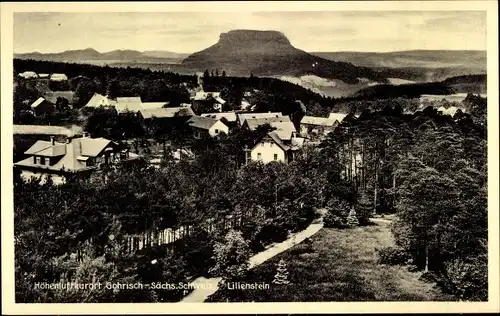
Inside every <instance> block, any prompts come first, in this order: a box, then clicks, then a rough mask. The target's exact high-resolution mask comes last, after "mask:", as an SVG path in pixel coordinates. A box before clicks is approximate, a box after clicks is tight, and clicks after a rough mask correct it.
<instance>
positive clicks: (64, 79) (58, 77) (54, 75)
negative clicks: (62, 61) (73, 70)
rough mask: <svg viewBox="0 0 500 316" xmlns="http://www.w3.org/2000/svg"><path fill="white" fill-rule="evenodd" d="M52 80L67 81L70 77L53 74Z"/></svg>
mask: <svg viewBox="0 0 500 316" xmlns="http://www.w3.org/2000/svg"><path fill="white" fill-rule="evenodd" d="M50 80H52V81H66V80H68V76H66V75H65V74H52V75H50Z"/></svg>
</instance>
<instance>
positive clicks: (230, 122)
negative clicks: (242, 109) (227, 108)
mask: <svg viewBox="0 0 500 316" xmlns="http://www.w3.org/2000/svg"><path fill="white" fill-rule="evenodd" d="M201 116H203V117H209V118H213V119H216V120H222V122H223V123H224V124H226V125H227V126H228V127H229V128H234V127H236V125H237V118H236V113H234V112H220V113H203V114H202V115H201Z"/></svg>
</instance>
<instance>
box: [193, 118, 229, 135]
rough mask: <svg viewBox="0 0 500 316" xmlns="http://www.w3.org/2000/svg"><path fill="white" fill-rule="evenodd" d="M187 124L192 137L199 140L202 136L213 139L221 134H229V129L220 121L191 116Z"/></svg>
mask: <svg viewBox="0 0 500 316" xmlns="http://www.w3.org/2000/svg"><path fill="white" fill-rule="evenodd" d="M187 124H188V126H189V127H191V128H192V129H193V132H194V137H195V138H201V137H202V136H203V135H209V136H211V137H215V136H218V135H221V134H226V135H227V134H229V127H228V126H227V125H226V124H224V123H222V122H221V121H220V120H217V119H213V118H209V117H203V116H192V117H191V118H190V119H189V120H188V121H187Z"/></svg>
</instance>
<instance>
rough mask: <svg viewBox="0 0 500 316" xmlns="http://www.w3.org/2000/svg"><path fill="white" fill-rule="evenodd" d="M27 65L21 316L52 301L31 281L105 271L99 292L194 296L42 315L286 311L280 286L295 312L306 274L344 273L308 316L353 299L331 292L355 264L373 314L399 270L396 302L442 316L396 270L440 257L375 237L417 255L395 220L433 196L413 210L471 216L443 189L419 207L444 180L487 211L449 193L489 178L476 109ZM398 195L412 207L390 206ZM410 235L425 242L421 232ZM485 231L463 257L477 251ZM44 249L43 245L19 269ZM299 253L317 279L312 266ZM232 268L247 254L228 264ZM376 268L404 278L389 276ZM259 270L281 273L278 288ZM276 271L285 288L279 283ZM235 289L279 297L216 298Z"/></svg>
mask: <svg viewBox="0 0 500 316" xmlns="http://www.w3.org/2000/svg"><path fill="white" fill-rule="evenodd" d="M18 62H20V61H18ZM21 65H22V67H21V68H20V69H22V70H25V69H26V68H27V67H29V66H31V65H34V66H35V67H34V68H32V69H34V70H25V71H20V72H18V73H16V75H15V78H14V89H15V91H14V125H13V136H14V148H13V156H14V165H13V168H14V187H15V189H14V190H15V191H14V193H15V196H14V199H15V201H16V223H17V226H16V227H18V229H19V231H20V233H19V234H20V235H19V236H20V240H21V241H20V246H18V249H20V250H19V251H20V253H22V254H23V257H22V260H21V259H20V261H18V265H21V266H23V267H24V269H26V270H27V271H30V272H29V273H27V274H25V275H20V276H19V278H18V281H16V282H18V284H19V288H20V294H19V297H20V300H22V301H25V300H27V301H29V300H31V298H32V297H38V298H40V297H44V295H47V294H46V292H44V291H43V290H40V289H39V290H36V291H35V290H33V289H32V287H30V284H31V283H30V282H32V281H31V280H37V281H38V282H47V280H52V281H53V282H56V283H61V282H62V283H65V282H69V283H70V284H71V283H72V282H73V283H74V282H82V281H83V280H87V281H88V280H94V278H95V273H97V272H96V271H97V270H95V271H94V272H92V273H91V274H88V273H87V272H80V271H81V269H82V268H83V267H85V266H86V265H88V264H92V265H97V267H99V269H102V271H104V272H102V273H103V274H102V275H101V277H100V279H101V280H104V279H106V281H107V282H111V283H112V282H118V283H119V282H124V280H135V282H139V283H141V284H147V283H150V284H156V283H158V282H159V283H162V282H171V281H172V279H173V280H176V281H178V282H180V283H185V284H189V285H190V287H189V289H187V288H183V289H170V290H169V291H165V290H159V289H157V290H155V291H153V292H146V291H142V292H141V291H133V290H123V291H119V292H116V291H114V292H110V291H103V292H102V293H99V294H96V296H95V297H92V296H89V298H87V299H84V298H82V296H81V295H80V294H65V293H61V292H58V291H57V290H55V291H52V292H47V293H50V295H54V297H46V298H44V300H47V301H54V302H61V301H64V302H75V301H76V302H81V301H82V299H83V300H84V301H85V300H88V301H90V302H95V301H104V302H130V301H135V302H137V301H141V302H142V301H144V302H150V301H156V302H204V301H227V300H233V301H247V300H250V301H252V300H260V301H262V300H266V297H267V295H268V294H269V293H271V295H275V296H276V297H279V295H282V294H280V292H279V290H278V289H279V288H281V287H277V288H275V287H276V286H284V285H287V284H290V283H294V284H296V285H291V286H289V287H288V288H287V289H286V290H283V291H284V292H283V293H289V294H287V295H291V296H289V298H291V297H294V295H296V294H295V293H299V295H302V297H303V298H304V297H307V295H309V294H308V293H309V291H308V290H301V289H300V288H299V287H297V286H298V284H300V282H304V283H303V284H302V285H301V286H303V287H304V289H308V288H309V289H310V288H312V287H314V282H312V281H311V280H313V279H315V278H316V276H314V275H308V276H307V277H305V278H303V277H302V276H303V275H307V271H309V270H311V269H312V270H318V269H319V270H321V269H323V270H325V271H326V270H327V269H325V268H324V266H328V267H330V269H333V270H335V269H336V268H335V267H337V266H339V267H340V266H341V267H340V268H339V269H340V270H339V271H340V272H338V273H340V274H341V278H342V280H346V281H345V282H344V281H342V282H339V283H338V282H337V281H336V280H334V279H332V278H334V276H333V275H330V273H327V272H325V273H322V274H321V278H324V279H325V280H328V282H327V283H328V284H336V285H335V286H338V287H339V288H340V289H339V290H338V291H325V292H323V293H322V294H317V299H318V300H330V299H332V300H345V299H349V298H352V297H351V296H349V295H344V294H341V293H344V291H345V289H346V288H348V287H350V286H351V285H352V284H354V283H356V282H358V281H357V280H356V279H353V275H357V274H356V273H354V272H349V271H350V269H351V267H352V266H355V264H354V265H353V264H351V263H349V262H350V261H349V260H347V261H346V262H345V263H340V262H339V261H338V260H339V259H338V258H339V255H340V256H345V255H346V254H348V253H349V254H353V257H352V260H353V262H355V260H361V259H356V258H368V259H366V260H367V261H366V262H365V264H367V265H368V266H369V269H375V270H376V271H378V272H377V274H376V275H375V276H373V278H375V279H373V281H362V282H366V283H365V284H364V285H363V286H364V287H366V288H367V289H368V288H369V290H368V292H367V294H366V299H371V298H373V297H378V298H384V297H391V298H392V297H397V295H399V294H398V293H393V292H392V290H391V288H390V287H388V288H384V290H383V291H382V292H378V290H376V289H375V288H372V287H371V286H370V285H368V284H371V283H370V282H376V283H380V282H384V281H383V280H384V279H385V278H387V276H384V275H386V273H391V272H390V271H399V272H394V275H398V276H397V277H394V282H410V283H411V284H414V285H415V287H411V288H409V289H404V290H402V291H403V292H404V293H406V294H404V295H409V297H412V298H414V299H416V300H419V299H427V298H430V299H449V296H447V294H446V293H441V292H440V291H437V292H434V291H431V292H429V291H423V292H422V293H421V291H420V290H419V288H420V287H423V286H427V284H428V282H429V281H427V279H426V280H423V279H421V278H420V277H419V276H418V275H416V274H415V273H414V272H410V271H409V270H408V269H409V268H408V269H407V268H406V265H409V266H414V267H415V269H420V270H421V271H423V272H422V273H423V275H427V274H429V273H431V272H430V271H432V269H438V268H439V265H440V262H439V260H440V259H439V256H436V255H433V253H431V252H429V251H428V249H426V248H425V247H429V246H428V245H427V244H422V245H420V246H419V247H420V248H422V249H421V251H419V252H418V253H417V254H416V255H413V254H410V253H411V251H412V248H411V247H413V246H411V245H410V246H408V247H410V248H403V246H399V245H395V244H394V242H393V241H389V240H388V239H387V238H386V237H387V235H390V234H400V235H396V236H398V237H397V238H410V239H412V238H413V240H414V241H413V242H417V240H418V238H419V237H418V235H411V232H410V231H408V234H410V235H408V236H407V235H405V234H406V233H403V234H402V235H401V233H400V232H399V231H398V230H395V229H403V230H406V229H407V227H408V226H406V225H413V224H408V223H406V222H399V221H398V219H397V218H398V216H409V215H404V214H407V213H406V212H410V213H411V212H413V210H414V209H413V208H412V207H413V205H420V204H422V203H427V202H425V201H431V200H432V201H434V200H433V199H434V196H435V195H436V194H441V195H439V197H440V201H443V202H442V203H449V204H442V203H441V202H436V203H435V204H433V205H430V204H429V205H428V204H425V205H426V206H425V208H423V209H418V210H417V211H418V212H424V213H425V212H439V210H440V209H441V208H442V205H456V206H454V207H456V208H457V209H458V212H464V213H467V212H471V211H473V210H474V208H471V207H469V206H470V204H468V203H469V202H467V200H461V201H460V202H457V201H455V200H453V201H454V202H453V203H452V202H451V201H452V199H453V197H450V196H448V195H446V192H447V190H449V189H448V184H447V183H446V182H439V181H438V184H437V185H438V186H439V188H440V189H439V190H437V189H436V190H435V191H425V192H426V194H427V195H426V196H425V197H424V198H423V197H422V196H420V195H419V194H416V192H417V191H415V190H413V189H412V186H413V185H422V186H424V187H429V184H430V183H431V182H433V181H437V180H435V179H437V178H436V177H438V174H439V176H443V177H447V178H446V179H448V178H450V179H451V178H455V177H456V178H457V179H456V180H453V181H456V182H453V183H457V184H456V186H457V187H456V190H462V191H463V192H476V193H477V196H478V198H477V199H481V198H482V197H483V195H482V194H483V193H484V192H483V191H482V190H483V189H482V188H483V187H482V186H483V185H484V183H482V182H479V181H482V180H481V179H482V178H481V177H478V178H477V180H476V181H478V183H477V184H475V183H472V182H470V181H469V182H468V181H465V182H464V181H462V179H461V178H460V177H462V176H463V174H464V173H467V174H470V173H471V172H477V173H480V172H484V166H483V164H484V152H483V148H484V147H483V146H484V140H482V138H481V137H483V136H484V134H483V133H484V127H485V111H484V109H485V104H486V99H485V98H483V97H482V96H481V95H477V96H476V95H474V94H471V93H463V94H455V95H451V96H448V95H443V96H438V95H426V94H422V95H421V97H420V98H405V97H400V98H389V99H383V98H381V99H366V98H363V97H361V98H350V99H349V98H347V99H342V98H337V99H335V98H328V97H324V96H321V95H318V94H316V93H314V92H312V91H310V90H307V89H305V88H303V87H301V86H298V85H294V84H291V83H288V82H284V81H281V80H278V79H274V78H265V77H256V76H253V75H252V74H250V76H249V77H229V76H227V75H225V73H224V71H221V72H218V71H212V72H209V71H208V70H206V71H205V72H204V73H197V74H196V75H178V74H175V73H168V72H161V71H159V72H158V71H150V70H144V69H138V68H137V69H135V68H127V69H121V68H111V67H98V66H88V65H85V66H76V65H75V64H73V65H72V66H68V65H67V64H64V63H52V62H47V63H45V62H38V61H27V62H25V64H24V65H23V64H21ZM28 69H29V68H28ZM39 69H41V70H42V71H43V72H42V71H40V70H39ZM50 69H54V72H51V71H48V70H50ZM64 69H68V73H65V72H61V71H60V70H64ZM35 70H37V71H35ZM221 73H222V74H221ZM448 97H450V98H451V97H452V98H455V99H453V101H448V100H447V98H448ZM452 135H453V137H451V136H452ZM456 135H464V136H456ZM454 138H455V140H453V139H454ZM429 165H431V166H433V168H435V169H429V168H428V166H429ZM471 170H478V171H471ZM479 170H480V171H479ZM419 181H423V182H422V183H421V182H419ZM450 181H451V180H450ZM454 185H455V184H454ZM461 186H463V187H461ZM440 192H441V193H440ZM402 195H404V196H406V200H403V201H404V203H409V204H401V200H399V196H402ZM408 201H409V202H408ZM455 202H457V203H455ZM478 203H480V202H478ZM422 205H423V204H422ZM415 212H416V211H415ZM26 214H28V215H26ZM401 214H403V215H401ZM484 214H485V212H484V209H482V211H480V212H479V213H475V214H474V215H471V216H473V217H474V221H475V222H476V223H477V225H481V223H482V220H483V217H482V216H483V215H484ZM425 218H426V216H422V221H425ZM394 223H396V225H397V226H395V227H396V228H392V225H394ZM419 225H420V226H419ZM455 225H456V226H457V227H458V229H457V230H456V231H453V232H449V233H448V234H449V237H447V238H450V239H453V238H455V239H458V240H461V237H460V236H461V235H460V234H461V233H460V231H461V230H467V228H466V227H469V226H468V225H469V223H468V221H465V222H461V221H459V222H458V223H456V224H455ZM34 227H37V229H34ZM41 227H43V229H39V228H41ZM411 227H412V228H411V229H412V230H413V231H418V232H419V233H421V232H420V230H421V229H422V228H421V227H423V226H421V224H416V225H415V226H411ZM426 227H427V226H426ZM483 232H484V231H482V230H479V231H477V232H475V233H474V234H476V235H475V237H474V238H473V239H471V240H469V241H461V242H463V243H464V244H467V245H468V243H470V244H471V246H470V247H476V248H477V249H478V250H477V251H479V252H481V251H482V250H481V249H482V248H480V245H482V244H483V237H484V234H483ZM428 233H429V234H434V231H432V232H428ZM38 235H41V236H40V237H37V236H38ZM39 238H45V239H46V240H49V241H48V242H46V243H42V244H38V245H37V246H36V248H37V249H41V250H39V251H38V252H36V253H33V252H30V251H29V249H31V247H33V245H34V243H36V240H38V239H39ZM436 238H440V237H439V236H437V237H436ZM332 240H335V243H336V244H335V246H332V247H331V246H329V245H330V244H331V243H332ZM365 241H368V242H367V243H366V245H365ZM344 242H347V243H348V245H349V246H345V245H344ZM429 244H430V245H431V247H433V248H432V250H431V251H432V252H434V253H438V252H439V251H444V250H440V248H439V247H441V246H439V243H438V244H433V243H432V242H430V241H429ZM346 247H347V248H346ZM359 247H361V248H359ZM380 247H382V248H380ZM405 247H406V246H405ZM446 247H448V248H449V249H454V248H453V247H455V246H454V245H453V244H447V246H446ZM467 247H469V246H467ZM448 248H447V249H448ZM301 249H304V250H301ZM332 249H335V250H334V251H333V252H332ZM342 249H345V250H342ZM424 250H425V251H424ZM297 251H299V255H298V257H296V256H297ZM301 251H306V253H305V254H306V255H309V254H314V256H318V258H319V257H327V258H329V259H328V262H326V263H323V262H320V261H318V260H317V259H315V260H313V262H311V263H308V262H307V261H308V260H307V259H304V258H302V253H301ZM335 251H339V252H338V253H337V252H335ZM447 251H453V250H447ZM235 252H236V253H239V252H240V253H242V255H237V256H236V257H234V258H233V257H231V256H233V255H234V253H235ZM471 252H472V253H473V251H471ZM40 258H45V259H43V260H42V259H40ZM410 258H412V259H411V260H413V261H411V260H410ZM96 260H97V261H96ZM363 260H365V259H363ZM481 260H482V259H481ZM44 261H47V262H49V263H48V264H45V263H42V262H44ZM287 261H290V266H289V267H288V268H287ZM61 262H64V264H61ZM228 262H229V263H228ZM231 262H234V264H233V263H231ZM482 263H483V261H480V262H479V263H478V264H482ZM309 264H310V265H311V267H310V268H308V265H309ZM386 264H389V265H394V264H395V265H404V266H405V267H397V268H395V267H391V269H393V270H391V269H389V270H386V268H385V265H386ZM298 265H299V266H298ZM118 267H119V268H118ZM116 269H119V271H120V273H118V274H117V273H116ZM265 269H271V270H276V269H277V272H276V275H275V277H274V279H272V277H270V276H269V275H268V272H262V271H266V270H265ZM287 269H290V272H291V273H292V275H291V276H290V279H291V281H290V280H288V279H287V277H285V276H283V275H282V273H285V272H286V271H287ZM344 269H348V270H345V271H344ZM394 269H396V270H394ZM323 270H321V271H323ZM81 273H83V276H81ZM89 273H90V272H89ZM399 273H401V274H402V275H403V276H402V277H400V276H399ZM273 275H274V273H273ZM270 278H271V279H270ZM363 278H365V279H366V280H371V279H372V276H368V275H364V276H363ZM302 279H303V281H300V280H302ZM224 280H225V281H224ZM235 280H236V281H235ZM408 280H409V281H408ZM226 281H228V282H229V283H224V282H226ZM242 281H244V282H247V283H255V282H262V283H263V284H267V283H270V282H271V283H273V287H271V288H268V289H267V290H266V289H260V290H258V289H257V290H252V291H248V290H245V289H242V288H235V289H228V288H227V286H225V284H233V283H231V282H242ZM353 282H354V283H353ZM436 282H440V281H436ZM351 283H352V284H351ZM325 286H326V285H325ZM328 286H329V285H328ZM328 286H326V287H328ZM276 291H278V292H276ZM273 293H274V294H273ZM480 293H481V294H480V295H484V294H482V293H483V292H480Z"/></svg>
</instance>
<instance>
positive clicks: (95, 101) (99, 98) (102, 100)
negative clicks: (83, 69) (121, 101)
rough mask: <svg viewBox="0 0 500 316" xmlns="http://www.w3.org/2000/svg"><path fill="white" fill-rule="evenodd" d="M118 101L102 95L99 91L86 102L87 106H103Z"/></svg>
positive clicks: (111, 104) (114, 103)
mask: <svg viewBox="0 0 500 316" xmlns="http://www.w3.org/2000/svg"><path fill="white" fill-rule="evenodd" d="M115 105H116V101H115V100H112V99H110V98H108V97H107V96H104V95H101V94H99V93H94V95H93V96H92V98H90V100H89V102H87V104H85V107H87V108H98V107H101V106H115Z"/></svg>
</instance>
